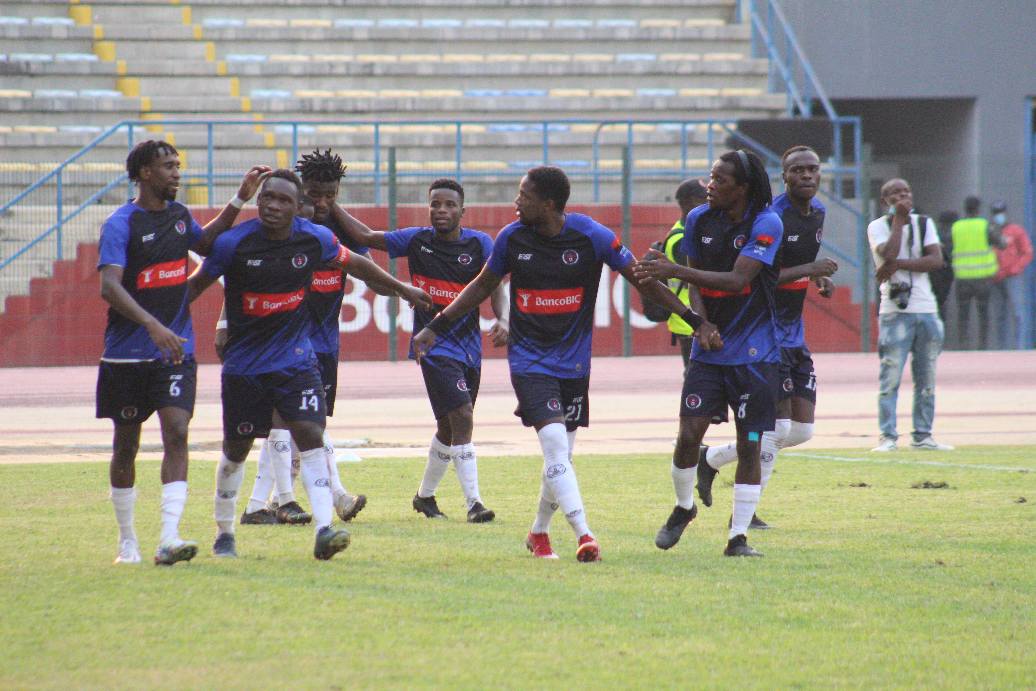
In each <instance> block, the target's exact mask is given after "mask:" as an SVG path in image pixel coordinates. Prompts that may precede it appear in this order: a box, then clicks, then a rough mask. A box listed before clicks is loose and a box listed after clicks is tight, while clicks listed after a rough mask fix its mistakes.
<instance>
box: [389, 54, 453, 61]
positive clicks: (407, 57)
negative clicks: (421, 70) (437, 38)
mask: <svg viewBox="0 0 1036 691" xmlns="http://www.w3.org/2000/svg"><path fill="white" fill-rule="evenodd" d="M399 61H400V62H440V61H442V56H441V55H400V56H399Z"/></svg>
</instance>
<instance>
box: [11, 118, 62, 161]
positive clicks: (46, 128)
mask: <svg viewBox="0 0 1036 691" xmlns="http://www.w3.org/2000/svg"><path fill="white" fill-rule="evenodd" d="M14 131H15V132H22V133H25V134H51V133H52V132H57V131H58V128H57V127H54V126H52V125H15V126H14ZM54 165H55V167H56V166H57V164H54Z"/></svg>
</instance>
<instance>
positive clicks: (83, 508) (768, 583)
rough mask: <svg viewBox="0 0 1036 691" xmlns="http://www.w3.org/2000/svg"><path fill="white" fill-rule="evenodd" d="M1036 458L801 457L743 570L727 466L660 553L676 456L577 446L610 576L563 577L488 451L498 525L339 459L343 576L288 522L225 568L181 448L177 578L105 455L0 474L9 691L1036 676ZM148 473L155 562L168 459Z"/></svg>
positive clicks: (765, 510)
mask: <svg viewBox="0 0 1036 691" xmlns="http://www.w3.org/2000/svg"><path fill="white" fill-rule="evenodd" d="M577 451H578V449H577ZM1033 455H1034V449H1033V448H1032V447H984V448H977V447H976V448H965V449H960V450H958V451H956V452H953V453H930V452H929V453H925V452H911V451H902V452H899V453H893V454H888V455H883V456H880V457H878V456H875V455H870V454H867V453H866V452H853V451H845V450H839V451H831V452H824V451H809V452H801V453H800V454H797V455H792V454H791V453H790V452H789V453H787V454H786V455H785V456H782V458H781V460H780V461H779V464H778V468H777V472H776V474H775V476H774V480H773V483H772V485H771V488H770V490H769V491H768V493H767V495H766V496H765V497H764V503H763V505H762V506H761V507H760V511H759V513H760V515H762V516H763V517H764V518H765V519H766V520H767V521H769V522H771V523H772V524H774V525H775V526H777V528H776V529H775V530H771V531H767V532H765V533H753V534H752V535H750V536H749V541H750V543H751V544H752V545H753V546H755V547H756V548H757V549H759V550H761V551H762V552H764V553H765V554H766V557H765V558H763V559H748V560H746V559H742V560H735V559H726V558H724V557H722V556H721V551H722V548H723V545H724V544H725V539H726V522H727V518H728V516H729V506H730V489H729V483H728V482H724V481H723V480H729V479H730V477H732V474H731V473H729V472H725V473H724V476H721V479H720V480H718V481H717V485H716V492H717V501H716V504H715V505H714V506H713V508H712V509H708V510H704V509H703V510H702V512H701V513H700V514H699V518H698V520H697V521H696V522H695V523H694V524H692V525H691V527H690V528H689V529H688V531H687V533H685V535H684V538H683V541H682V542H681V543H680V544H679V545H678V546H677V547H676V548H674V549H673V550H671V551H669V552H660V551H659V550H658V549H656V548H655V547H654V544H653V538H654V534H655V531H656V530H657V529H658V527H659V525H660V524H661V523H662V522H663V521H664V520H665V518H666V516H667V515H668V512H669V509H670V507H671V504H672V489H671V485H670V481H669V471H668V460H667V459H665V458H661V457H658V456H653V457H649V456H640V457H632V458H627V457H615V456H591V457H580V456H579V455H578V453H577V458H576V465H577V469H578V472H579V479H580V483H581V485H582V489H583V495H584V498H585V499H586V504H587V510H588V514H589V517H590V525H591V527H592V528H593V529H594V531H595V533H596V534H597V536H598V538H599V540H600V542H601V546H602V556H603V559H604V560H603V562H601V563H599V564H579V563H577V562H576V561H575V558H574V552H575V542H574V538H573V537H572V535H571V531H570V530H569V528H568V526H567V524H566V523H565V522H564V520H563V518H562V519H561V520H555V523H554V527H553V531H552V532H553V540H554V546H555V549H556V550H557V551H558V552H559V553H560V554H561V556H562V559H561V560H559V561H554V562H545V561H540V560H534V559H533V558H532V557H531V556H530V555H529V554H528V553H527V552H526V551H525V549H524V547H523V546H522V540H523V538H524V536H525V533H526V532H527V530H528V526H529V524H530V522H531V519H532V512H533V510H534V507H535V502H536V497H537V492H538V476H539V470H540V465H539V464H540V461H539V460H538V459H536V458H531V457H519V458H486V459H481V461H480V470H481V478H480V479H481V482H482V488H483V496H484V497H485V499H486V503H487V504H488V505H489V506H490V507H491V508H493V509H495V510H496V511H497V514H498V520H497V521H496V522H495V523H492V524H488V525H481V526H473V525H468V524H466V523H464V522H463V520H462V517H463V511H462V509H461V506H460V505H461V498H460V492H459V489H458V487H457V483H456V480H455V479H454V477H453V476H452V474H451V475H448V476H447V477H446V479H445V480H444V482H443V487H442V488H441V490H440V492H439V497H440V506H441V507H442V508H443V510H444V511H446V513H447V514H450V515H451V516H452V517H453V518H451V520H449V521H446V522H433V521H429V520H426V519H423V518H421V517H419V516H418V515H417V514H415V513H413V511H412V510H410V498H411V496H412V495H413V492H414V488H415V487H416V485H417V483H418V481H419V479H420V473H421V469H422V464H421V462H420V461H419V460H416V459H410V460H399V459H391V460H390V459H383V460H371V461H366V462H364V463H360V464H349V465H345V466H343V474H344V476H345V480H346V484H347V486H349V487H350V489H353V490H354V491H357V490H358V491H363V492H365V493H367V495H368V496H369V498H370V503H369V505H368V507H367V509H366V510H365V511H364V512H363V513H362V514H361V515H360V517H359V518H358V519H357V520H356V521H355V522H354V523H353V524H351V525H350V530H351V531H352V533H353V545H352V546H351V547H350V548H349V549H348V550H347V551H346V552H345V553H343V554H341V555H339V556H338V557H336V558H335V559H334V560H332V561H331V562H317V561H315V560H314V559H313V558H312V556H311V550H312V531H311V530H310V529H308V528H306V529H302V528H286V527H279V526H274V527H267V526H244V527H240V528H239V529H238V551H239V553H240V555H241V558H240V559H238V560H236V561H217V560H215V559H213V558H212V557H211V556H209V553H210V552H209V548H210V546H211V541H212V538H213V533H214V528H213V526H212V522H211V513H212V501H211V494H212V485H213V477H212V476H213V463H211V462H207V461H205V460H195V461H194V465H193V468H192V475H191V490H192V494H191V498H190V500H189V501H188V505H187V514H186V516H185V519H184V524H183V534H184V537H188V538H194V539H197V540H199V542H200V543H201V546H202V550H201V553H200V554H199V557H198V558H196V559H195V560H194V562H192V563H190V564H187V565H177V566H175V567H173V568H156V567H154V566H151V565H150V564H143V565H140V566H139V567H125V566H124V567H114V566H112V564H111V560H112V558H113V557H114V555H115V543H116V535H117V530H116V527H115V523H114V518H113V516H112V511H111V506H110V503H109V502H108V500H107V497H106V494H107V491H106V490H107V473H106V468H105V466H104V465H102V464H62V465H29V464H27V465H6V466H0V478H2V479H3V486H4V487H6V488H7V495H6V498H5V499H6V500H5V501H4V502H3V503H2V504H0V519H2V525H3V526H4V530H3V537H2V538H0V548H2V551H3V553H4V557H5V558H4V559H3V561H2V562H0V581H2V584H3V587H2V588H0V611H2V612H3V617H2V619H0V637H2V640H3V654H2V655H0V688H4V689H7V688H72V687H77V688H78V687H93V688H126V687H134V688H140V687H164V688H181V687H198V688H245V687H248V688H252V689H255V688H271V687H278V686H283V687H303V688H342V689H345V688H373V687H377V688H382V687H395V688H413V687H449V688H493V687H497V688H499V687H504V688H545V687H550V688H560V687H567V688H591V687H602V686H603V687H639V688H659V687H665V688H675V687H682V688H694V687H733V686H737V687H771V688H773V687H819V686H852V687H943V688H948V687H953V688H961V687H983V688H1032V687H1033V686H1034V685H1036V624H1034V622H1036V461H1034V460H1033ZM943 464H945V465H943ZM1026 471H1027V472H1026ZM253 474H254V464H253V463H250V467H249V469H248V472H247V475H248V479H247V480H246V490H247V489H250V486H251V479H252V476H253ZM137 478H138V480H137V484H138V488H139V493H140V498H139V500H138V503H137V532H138V535H139V536H140V538H141V552H142V553H143V554H144V556H145V559H148V560H149V558H150V554H151V552H152V551H153V549H154V543H155V540H156V538H157V530H158V527H157V526H158V508H157V504H158V494H159V485H158V482H159V480H158V464H157V463H156V462H154V461H147V462H141V463H140V467H139V469H138V474H137ZM925 482H928V483H929V484H934V485H938V484H939V483H946V484H947V485H948V487H946V488H942V489H920V488H914V485H921V484H923V483H925ZM303 503H304V504H306V503H307V502H306V501H305V500H304V499H303ZM242 507H243V501H241V502H239V510H240V509H241V508H242Z"/></svg>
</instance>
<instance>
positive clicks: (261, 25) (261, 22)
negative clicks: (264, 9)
mask: <svg viewBox="0 0 1036 691" xmlns="http://www.w3.org/2000/svg"><path fill="white" fill-rule="evenodd" d="M245 26H247V27H249V28H253V29H282V28H284V27H286V26H288V20H287V19H264V18H262V17H249V18H248V19H246V20H245Z"/></svg>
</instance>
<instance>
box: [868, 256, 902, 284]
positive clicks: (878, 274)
mask: <svg viewBox="0 0 1036 691" xmlns="http://www.w3.org/2000/svg"><path fill="white" fill-rule="evenodd" d="M897 267H898V264H897V262H896V260H895V259H889V260H888V261H887V262H885V263H884V264H882V265H881V266H879V267H878V270H877V271H875V272H874V278H875V280H877V282H878V283H884V282H885V281H887V280H889V279H890V278H892V274H894V273H896V268H897Z"/></svg>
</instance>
